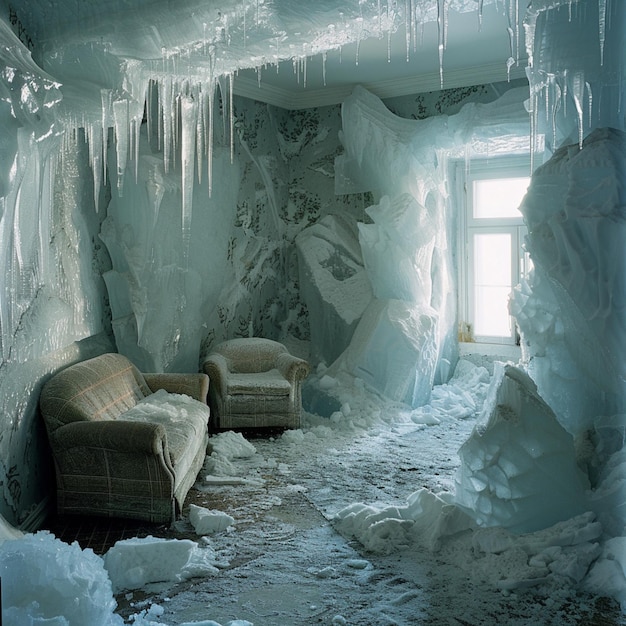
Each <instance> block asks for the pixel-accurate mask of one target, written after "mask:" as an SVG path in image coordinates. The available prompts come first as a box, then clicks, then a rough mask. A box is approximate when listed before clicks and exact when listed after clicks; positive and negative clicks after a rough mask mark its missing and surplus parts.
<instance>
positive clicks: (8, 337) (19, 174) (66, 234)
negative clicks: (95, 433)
mask: <svg viewBox="0 0 626 626" xmlns="http://www.w3.org/2000/svg"><path fill="white" fill-rule="evenodd" d="M0 61H1V62H2V63H3V64H4V71H3V72H2V74H1V75H0V95H1V98H0V130H1V134H2V142H1V143H2V146H1V148H0V177H1V178H0V250H1V251H2V252H1V254H2V268H3V272H2V277H1V279H0V280H1V281H2V286H1V288H0V289H1V291H2V294H3V297H2V298H0V352H1V355H2V359H1V362H0V403H1V404H0V414H1V417H0V514H2V515H3V516H4V517H5V518H6V519H7V520H9V521H10V522H11V523H14V524H17V523H20V522H22V521H24V519H25V518H26V517H28V516H29V514H30V513H31V512H32V509H33V508H35V507H36V505H37V504H38V503H40V502H41V501H42V500H43V499H44V498H45V497H46V495H47V493H48V488H49V480H50V470H51V468H50V467H49V465H48V461H49V458H48V453H47V441H46V439H45V433H44V432H43V429H42V427H41V424H40V422H39V420H38V414H37V410H36V409H37V398H38V394H39V389H40V385H41V382H42V380H43V379H44V377H45V376H47V375H49V374H50V373H51V372H52V371H54V370H56V369H58V368H59V367H61V366H63V365H65V364H67V363H69V362H71V361H73V360H76V359H78V358H80V357H81V356H83V358H85V356H86V355H87V353H90V352H92V351H93V350H94V349H100V350H102V349H103V345H98V348H95V345H91V347H90V346H88V345H86V344H85V343H84V342H83V341H82V340H86V339H87V338H89V337H91V336H93V335H98V334H99V333H102V332H103V331H106V327H107V319H106V309H105V306H104V285H103V283H102V280H101V278H100V272H101V270H102V269H103V268H106V266H107V263H108V258H107V257H106V254H104V253H103V251H102V250H101V249H100V247H99V245H98V242H97V241H96V240H95V238H94V234H95V232H96V231H97V228H98V223H99V221H98V220H99V218H98V217H97V216H96V214H95V212H94V211H93V189H92V187H91V185H90V184H89V185H88V184H86V181H87V180H88V179H89V176H88V172H87V171H86V167H85V165H84V155H83V154H82V152H81V151H80V150H79V149H78V148H77V147H76V145H75V144H74V142H73V141H72V139H70V138H68V139H67V142H66V143H65V144H64V145H63V144H62V141H61V131H60V129H59V128H58V127H57V125H56V122H55V116H54V111H55V109H56V107H57V106H58V104H59V102H60V99H61V94H60V92H59V85H58V84H57V83H56V82H55V81H53V80H52V79H51V78H50V77H49V76H46V75H45V74H44V73H43V72H42V71H41V70H40V69H39V68H38V67H37V66H36V65H35V64H34V63H33V62H32V59H31V57H30V54H29V53H28V51H27V50H26V49H25V48H24V46H23V45H22V44H21V43H20V42H19V41H18V40H17V38H16V37H15V36H14V35H13V34H12V33H11V31H10V30H9V28H8V26H7V25H6V24H5V23H4V22H2V21H0ZM103 343H106V342H103Z"/></svg>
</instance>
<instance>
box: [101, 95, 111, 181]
mask: <svg viewBox="0 0 626 626" xmlns="http://www.w3.org/2000/svg"><path fill="white" fill-rule="evenodd" d="M111 98H112V95H111V91H110V90H108V89H101V90H100V101H101V103H102V182H103V183H105V184H106V182H107V166H106V163H107V135H108V129H109V128H110V127H111V126H112V123H111Z"/></svg>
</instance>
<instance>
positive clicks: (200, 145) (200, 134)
mask: <svg viewBox="0 0 626 626" xmlns="http://www.w3.org/2000/svg"><path fill="white" fill-rule="evenodd" d="M194 99H195V101H196V104H197V111H196V170H197V173H198V184H199V185H201V184H202V166H203V163H202V158H203V156H204V150H205V145H206V129H205V127H204V125H205V121H206V118H205V116H204V111H205V106H204V101H205V99H206V98H205V94H204V89H203V88H202V85H200V86H197V87H196V88H195V89H194Z"/></svg>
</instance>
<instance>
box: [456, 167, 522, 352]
mask: <svg viewBox="0 0 626 626" xmlns="http://www.w3.org/2000/svg"><path fill="white" fill-rule="evenodd" d="M455 170H456V171H455V179H456V196H457V207H458V208H459V211H458V222H457V225H458V248H457V249H458V285H459V290H458V292H459V299H458V312H459V336H460V340H461V341H471V342H475V343H492V344H509V345H514V344H518V343H519V335H518V332H517V328H516V325H515V320H514V318H512V317H511V318H510V327H511V334H510V336H506V337H501V336H496V335H476V334H475V332H474V324H475V312H474V307H475V295H474V288H473V283H474V281H473V276H474V265H473V264H474V246H473V235H474V234H489V233H509V234H510V235H511V289H513V288H514V287H515V286H516V285H517V284H519V282H520V279H521V277H522V276H523V275H524V274H526V273H527V270H528V268H529V257H528V254H527V253H525V252H524V250H523V244H524V240H525V237H526V234H527V229H526V226H525V223H524V219H523V217H522V216H521V215H520V216H519V217H503V218H475V217H474V215H473V205H474V197H473V187H474V185H473V182H474V181H475V180H485V179H496V178H517V177H526V176H530V175H531V159H530V156H529V155H528V156H526V155H516V156H499V157H491V158H484V159H472V160H471V162H469V163H468V162H466V161H461V160H459V161H457V162H456V163H455Z"/></svg>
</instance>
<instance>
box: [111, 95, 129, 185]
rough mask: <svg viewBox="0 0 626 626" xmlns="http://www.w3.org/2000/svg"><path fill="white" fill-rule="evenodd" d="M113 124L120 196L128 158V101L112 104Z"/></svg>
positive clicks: (118, 101)
mask: <svg viewBox="0 0 626 626" xmlns="http://www.w3.org/2000/svg"><path fill="white" fill-rule="evenodd" d="M113 122H114V125H115V140H116V141H115V147H116V156H117V189H118V193H119V194H120V195H122V187H123V185H124V172H125V170H126V160H127V158H128V139H129V131H130V129H129V120H128V100H116V101H115V102H113Z"/></svg>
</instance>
